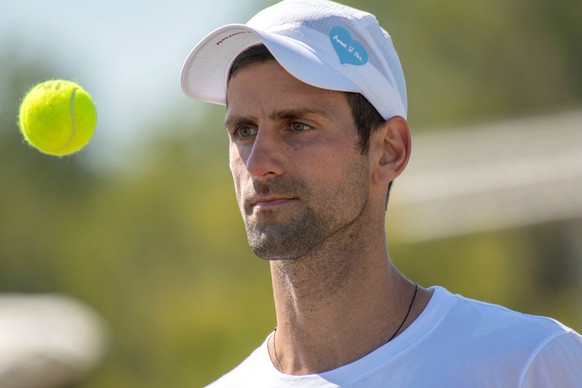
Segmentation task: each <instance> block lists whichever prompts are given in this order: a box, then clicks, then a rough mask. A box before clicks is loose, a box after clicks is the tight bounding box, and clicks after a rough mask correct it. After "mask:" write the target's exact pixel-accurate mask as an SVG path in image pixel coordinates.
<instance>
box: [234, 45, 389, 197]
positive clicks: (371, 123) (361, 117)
mask: <svg viewBox="0 0 582 388" xmlns="http://www.w3.org/2000/svg"><path fill="white" fill-rule="evenodd" d="M275 60H276V59H275V57H274V56H273V54H271V52H270V51H269V50H268V49H267V47H265V45H263V44H259V45H256V46H251V47H249V48H247V49H246V50H244V51H243V52H241V53H240V54H239V55H238V56H237V57H236V58H235V59H234V61H233V63H232V65H231V66H230V70H229V73H228V79H227V80H228V81H227V82H229V81H230V79H231V78H232V77H233V76H234V75H235V74H236V73H237V72H238V71H239V70H240V69H242V68H243V67H245V66H248V65H252V64H256V63H263V62H267V61H275ZM344 95H345V96H346V98H347V100H348V105H349V106H350V108H351V110H352V116H353V117H354V121H355V123H356V127H357V128H358V137H359V146H360V152H361V153H362V154H366V153H368V151H369V149H370V136H371V135H372V133H373V132H374V131H375V130H376V129H377V128H378V127H380V126H381V125H382V124H383V123H384V122H385V120H384V118H383V117H382V115H380V113H378V110H376V108H374V106H373V105H372V104H370V102H369V101H368V100H367V99H366V97H364V96H363V95H362V94H360V93H354V92H344ZM391 188H392V182H390V184H389V185H388V194H387V195H386V207H387V206H388V199H389V198H390V189H391Z"/></svg>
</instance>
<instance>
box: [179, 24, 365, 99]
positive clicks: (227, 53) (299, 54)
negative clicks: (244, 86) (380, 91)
mask: <svg viewBox="0 0 582 388" xmlns="http://www.w3.org/2000/svg"><path fill="white" fill-rule="evenodd" d="M260 43H263V44H264V45H265V46H266V47H267V49H269V51H270V52H271V53H272V54H273V56H274V57H275V59H277V61H278V62H279V63H280V64H281V66H283V67H284V68H285V70H287V71H288V72H289V73H290V74H292V75H293V76H295V77H296V78H298V79H299V80H301V81H303V82H305V83H307V84H310V85H313V86H316V87H320V88H325V89H332V90H341V91H351V92H359V91H360V90H359V87H358V86H357V85H356V84H355V83H354V82H353V81H351V80H350V79H348V78H347V77H345V76H344V75H343V74H341V73H339V72H337V71H335V70H334V69H333V68H330V66H329V65H328V64H326V63H325V62H324V61H325V55H326V54H325V53H315V52H314V51H313V49H311V48H310V47H309V46H308V45H306V44H304V43H302V42H300V41H298V40H295V39H292V38H290V37H287V36H282V35H276V34H272V33H269V32H265V31H259V30H257V29H254V28H252V27H249V26H247V25H244V24H229V25H226V26H224V27H221V28H219V29H217V30H215V31H213V32H211V33H210V34H209V35H207V36H206V37H205V38H204V39H202V40H201V41H200V43H199V44H198V45H196V47H194V49H193V50H192V52H191V53H190V55H189V56H188V58H187V59H186V62H185V63H184V66H183V68H182V75H181V85H182V90H183V91H184V93H185V94H186V95H187V96H189V97H192V98H194V99H196V100H200V101H204V102H209V103H214V104H221V105H224V104H226V89H227V81H228V71H229V70H230V66H231V64H232V62H233V60H234V59H235V58H236V57H237V56H238V55H239V54H240V53H241V52H243V51H244V50H245V49H247V48H249V47H251V46H254V45H257V44H260Z"/></svg>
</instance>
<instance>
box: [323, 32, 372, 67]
mask: <svg viewBox="0 0 582 388" xmlns="http://www.w3.org/2000/svg"><path fill="white" fill-rule="evenodd" d="M329 39H330V40H331V44H332V45H333V48H334V49H335V52H336V53H337V56H338V58H339V60H340V63H341V64H342V65H343V64H345V63H348V64H350V65H356V66H361V65H365V64H366V63H367V62H368V52H367V51H366V49H365V48H364V45H362V44H361V43H360V42H358V41H357V40H354V39H352V36H351V34H350V33H349V31H348V30H346V29H345V28H343V27H339V26H338V27H334V28H332V30H331V31H330V32H329Z"/></svg>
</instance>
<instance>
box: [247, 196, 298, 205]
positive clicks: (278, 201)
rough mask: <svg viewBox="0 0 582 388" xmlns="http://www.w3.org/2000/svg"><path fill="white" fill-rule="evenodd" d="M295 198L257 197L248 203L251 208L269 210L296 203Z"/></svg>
mask: <svg viewBox="0 0 582 388" xmlns="http://www.w3.org/2000/svg"><path fill="white" fill-rule="evenodd" d="M296 200H297V198H295V197H259V198H257V199H255V200H253V201H251V202H250V207H251V208H271V207H276V206H281V205H285V204H287V203H290V202H292V201H296Z"/></svg>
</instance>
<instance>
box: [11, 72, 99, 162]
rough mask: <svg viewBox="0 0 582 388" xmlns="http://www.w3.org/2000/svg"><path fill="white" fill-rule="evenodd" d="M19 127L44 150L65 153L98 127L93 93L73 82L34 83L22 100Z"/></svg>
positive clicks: (25, 135)
mask: <svg viewBox="0 0 582 388" xmlns="http://www.w3.org/2000/svg"><path fill="white" fill-rule="evenodd" d="M19 123H20V131H21V132H22V134H23V136H24V138H25V139H26V141H27V142H28V143H29V144H30V145H31V146H33V147H35V148H36V149H38V150H39V151H41V152H44V153H45V154H49V155H56V156H64V155H69V154H72V153H75V152H77V151H79V150H80V149H81V148H83V147H84V146H85V145H87V143H89V140H91V137H92V136H93V132H94V131H95V126H96V124H97V112H96V110H95V105H93V101H92V100H91V96H89V94H88V93H87V92H86V91H85V90H84V89H83V88H82V87H81V86H79V85H77V84H76V83H74V82H70V81H64V80H50V81H46V82H42V83H40V84H38V85H36V86H34V87H33V88H32V89H31V90H30V91H29V92H28V93H27V94H26V96H25V97H24V99H23V100H22V103H21V104H20V114H19Z"/></svg>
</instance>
